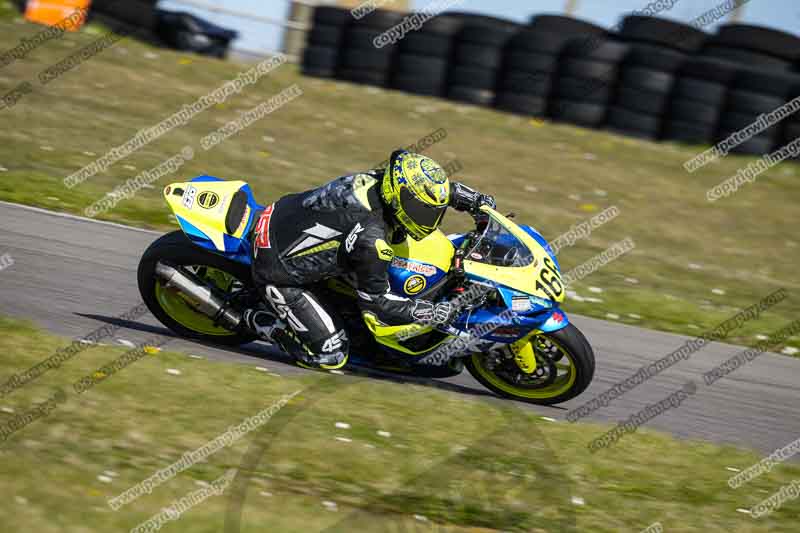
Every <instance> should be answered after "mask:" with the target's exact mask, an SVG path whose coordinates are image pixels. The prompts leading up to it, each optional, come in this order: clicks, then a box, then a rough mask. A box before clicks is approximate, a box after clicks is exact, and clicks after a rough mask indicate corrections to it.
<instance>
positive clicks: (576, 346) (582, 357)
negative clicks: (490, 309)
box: [465, 324, 595, 405]
mask: <svg viewBox="0 0 800 533" xmlns="http://www.w3.org/2000/svg"><path fill="white" fill-rule="evenodd" d="M531 342H533V343H534V352H536V360H537V370H536V373H535V374H534V375H533V376H527V375H525V374H523V373H522V371H521V370H519V368H518V367H515V366H514V365H516V363H514V361H513V358H512V359H509V360H507V361H505V362H503V363H501V364H493V361H491V359H490V357H491V356H490V354H486V353H474V354H472V355H471V356H469V357H467V358H466V360H465V364H466V367H467V370H469V373H470V374H472V377H474V378H475V379H476V380H478V382H479V383H481V385H483V386H484V387H486V388H487V389H489V390H491V391H492V392H494V393H495V394H497V395H498V396H502V397H504V398H510V399H514V400H519V401H523V402H527V403H533V404H539V405H554V404H557V403H562V402H565V401H567V400H569V399H571V398H574V397H576V396H578V395H579V394H580V393H582V392H583V391H584V390H586V387H588V386H589V383H591V381H592V377H593V376H594V367H595V360H594V352H593V351H592V347H591V346H590V345H589V342H588V341H587V340H586V337H584V336H583V334H582V333H581V332H580V330H579V329H578V328H576V327H575V326H574V325H572V324H568V325H567V326H566V327H565V328H563V329H560V330H558V331H554V332H552V333H546V334H541V335H539V336H537V337H534V338H533V339H532V340H531ZM545 351H547V353H545ZM562 371H563V372H562ZM553 372H555V373H553ZM538 376H541V378H540V379H538V381H537V377H538ZM526 381H527V382H526Z"/></svg>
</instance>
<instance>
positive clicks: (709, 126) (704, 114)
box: [664, 57, 739, 144]
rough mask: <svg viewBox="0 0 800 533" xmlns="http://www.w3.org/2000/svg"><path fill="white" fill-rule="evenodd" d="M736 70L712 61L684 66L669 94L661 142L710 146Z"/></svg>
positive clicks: (692, 61) (699, 60) (699, 59)
mask: <svg viewBox="0 0 800 533" xmlns="http://www.w3.org/2000/svg"><path fill="white" fill-rule="evenodd" d="M738 70H739V68H738V67H737V66H736V65H733V64H731V63H728V62H725V61H718V60H715V59H712V58H702V57H695V58H691V59H689V60H688V61H687V62H686V63H684V65H683V66H682V67H681V69H680V70H679V71H678V79H677V81H676V82H675V87H674V89H673V91H672V100H671V102H670V107H669V110H668V111H667V115H666V118H665V125H664V138H665V139H670V140H675V141H681V142H685V143H689V144H708V143H711V142H712V141H713V140H714V135H715V133H716V131H717V128H718V126H719V123H720V119H721V117H722V113H723V111H724V109H725V106H726V102H727V98H728V91H729V87H730V85H731V84H732V83H733V80H734V78H735V77H736V74H737V72H738Z"/></svg>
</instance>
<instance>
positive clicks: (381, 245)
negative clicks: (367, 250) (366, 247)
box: [375, 239, 394, 261]
mask: <svg viewBox="0 0 800 533" xmlns="http://www.w3.org/2000/svg"><path fill="white" fill-rule="evenodd" d="M375 248H377V250H378V259H380V260H382V261H391V260H392V257H394V250H392V248H391V247H390V246H389V245H388V244H386V241H384V240H383V239H378V240H377V241H375Z"/></svg>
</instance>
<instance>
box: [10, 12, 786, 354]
mask: <svg viewBox="0 0 800 533" xmlns="http://www.w3.org/2000/svg"><path fill="white" fill-rule="evenodd" d="M35 31H38V27H34V26H32V25H28V24H3V26H2V31H0V48H1V49H9V48H11V47H13V46H14V45H15V44H16V43H17V42H18V39H19V38H20V37H23V36H27V35H31V34H33V33H34V32H35ZM95 38H96V35H90V34H87V33H82V34H75V35H73V34H70V35H67V36H65V37H64V38H63V39H59V40H55V41H52V42H49V43H47V44H45V45H44V46H42V47H40V48H38V49H36V50H35V51H34V52H32V53H31V54H30V55H28V57H26V59H25V60H24V61H22V62H16V63H14V64H12V65H9V66H7V67H5V68H4V69H2V70H0V91H2V92H3V93H4V92H7V91H8V90H11V88H13V87H15V86H16V85H17V84H18V83H19V82H20V80H24V79H28V80H32V82H34V86H35V92H34V93H33V94H30V95H27V96H26V97H25V98H24V99H23V100H22V101H20V102H19V103H18V104H17V105H16V106H15V107H14V108H12V109H6V110H3V111H2V118H3V128H2V130H0V165H2V166H3V167H4V168H6V169H7V170H6V171H5V172H2V173H0V176H2V180H0V199H4V200H9V201H14V202H21V203H26V204H31V205H37V206H41V207H46V208H49V209H55V210H60V211H67V212H73V213H82V212H83V209H84V208H85V207H87V206H88V205H90V204H91V203H93V202H94V201H96V200H97V199H99V198H101V197H103V196H104V195H105V194H106V193H107V192H109V191H111V190H113V189H114V187H116V186H117V185H120V184H122V183H123V182H124V181H125V180H126V179H128V178H131V177H134V176H135V175H136V174H137V173H139V172H141V171H143V170H146V169H150V168H152V167H154V166H156V165H158V164H159V163H161V162H162V161H163V160H164V159H166V158H167V157H170V156H172V155H174V154H175V153H177V152H178V151H179V150H180V149H181V148H182V147H183V146H186V145H191V146H193V147H194V148H195V149H196V152H197V155H196V157H195V159H194V160H193V161H192V162H190V163H189V164H187V165H185V166H184V167H183V168H181V169H180V171H179V172H178V173H177V174H176V175H174V176H168V177H165V178H163V179H162V180H161V181H159V182H157V183H155V184H154V188H152V189H145V190H143V191H141V192H140V193H139V194H137V195H136V196H135V197H134V198H133V199H130V200H126V201H123V202H122V203H120V204H119V205H118V206H117V207H116V208H115V209H114V210H113V211H111V212H109V213H107V214H106V215H104V216H103V217H102V218H106V219H108V220H113V221H117V222H122V223H126V224H133V225H137V226H144V227H150V228H159V229H164V230H168V229H170V228H173V227H174V223H173V221H172V220H171V218H170V216H171V215H170V213H169V211H168V209H167V206H166V205H165V204H164V202H163V201H162V200H161V199H160V190H161V187H162V186H163V185H166V184H167V183H168V182H170V181H181V180H184V179H187V178H189V177H192V176H194V175H198V174H205V173H208V174H213V175H216V176H220V177H223V178H227V179H244V180H247V181H248V182H250V183H251V185H252V186H253V189H254V191H255V192H256V194H257V196H258V198H260V199H261V200H262V201H263V202H268V201H272V200H274V199H276V198H278V197H280V196H281V195H283V194H286V193H288V192H290V191H297V190H302V189H306V188H310V187H314V186H316V185H319V184H321V183H324V182H326V181H328V180H329V179H331V178H333V177H335V176H339V175H343V174H345V173H348V172H352V171H356V170H360V169H366V168H370V167H372V166H373V165H375V164H377V163H378V162H380V161H382V160H384V159H385V158H386V156H387V154H388V153H389V151H390V150H391V149H393V148H395V147H398V146H401V145H402V146H405V145H408V144H410V143H413V142H415V141H416V140H417V139H419V138H421V137H423V136H425V135H426V134H428V133H429V132H431V131H433V130H436V129H438V128H445V129H446V130H447V132H448V137H447V138H446V139H445V140H444V141H442V142H441V143H439V144H437V145H435V146H433V147H432V148H431V149H430V150H429V152H428V153H429V154H430V155H432V156H433V157H435V158H437V159H439V160H441V161H443V162H446V161H450V160H452V159H455V158H457V159H458V160H459V161H460V162H461V163H462V164H463V167H464V170H463V171H462V173H461V174H460V175H459V178H460V179H462V180H464V181H465V182H466V183H468V184H470V185H473V186H476V187H477V188H479V189H481V190H484V191H487V192H491V193H493V194H495V195H496V196H497V198H498V201H499V205H500V209H501V210H502V211H504V212H506V211H514V212H516V213H517V215H518V216H517V220H518V221H520V222H522V223H528V224H532V225H534V226H535V227H537V229H539V230H540V231H541V232H542V233H543V234H544V235H545V236H546V237H548V238H550V239H554V238H556V237H557V236H558V235H560V234H562V233H564V232H566V231H567V230H568V229H569V228H570V227H571V226H572V225H573V224H575V223H578V222H581V221H584V220H587V219H588V218H589V217H591V216H592V215H593V214H596V213H598V212H600V211H602V210H603V209H604V208H606V207H609V206H612V205H615V206H618V207H619V209H620V210H621V214H620V216H619V217H617V218H616V219H615V220H613V221H612V222H610V223H608V224H606V225H604V226H602V227H600V228H598V229H596V230H595V231H594V232H593V233H592V235H591V237H590V238H589V239H586V240H583V241H579V242H578V243H576V244H575V245H574V246H573V247H571V248H566V249H563V250H561V251H560V253H559V259H560V261H561V263H562V267H563V269H564V270H568V269H570V268H572V267H575V266H577V265H579V264H581V263H582V262H584V261H585V260H587V259H589V258H590V257H592V256H594V255H595V254H597V253H599V252H601V251H603V250H605V249H606V248H607V247H608V246H609V245H610V244H612V243H614V242H617V241H620V240H622V239H623V238H625V237H628V236H630V237H632V238H633V240H634V242H635V243H636V249H635V250H633V251H632V252H631V253H629V254H627V255H625V256H623V257H622V258H620V259H619V260H617V261H616V262H614V263H612V264H610V265H608V266H606V267H605V268H603V269H602V270H600V271H598V272H597V273H595V274H593V275H591V276H590V277H588V278H586V279H585V280H583V281H581V282H579V283H577V284H576V285H575V287H574V290H575V291H576V293H577V294H578V295H579V296H581V297H584V298H585V297H591V298H596V299H599V300H601V301H599V302H591V301H585V300H583V301H580V299H574V298H572V299H568V301H567V303H566V304H565V308H566V310H567V311H569V312H575V313H581V314H584V315H589V316H593V317H598V318H606V319H612V320H616V321H618V322H621V323H625V324H633V325H639V326H644V327H649V328H655V329H660V330H664V331H672V332H677V333H683V334H690V335H692V334H697V333H699V332H701V331H703V330H705V329H707V328H710V327H713V326H715V325H716V324H718V323H719V322H722V321H724V320H725V319H727V318H728V317H730V316H731V315H733V314H734V313H735V312H736V310H738V309H742V308H744V307H747V306H748V305H751V304H753V303H755V302H757V301H758V300H760V299H761V298H762V297H763V296H765V295H766V294H768V293H770V292H772V291H774V290H775V289H777V288H780V287H784V288H786V289H788V291H789V298H788V299H787V300H786V301H784V302H782V303H781V304H779V305H778V306H776V307H775V308H774V309H773V310H771V311H769V312H768V313H766V314H765V315H764V316H763V318H762V319H761V320H759V321H754V322H750V323H747V324H745V325H744V326H743V327H742V328H740V329H739V330H737V331H734V332H733V333H732V334H731V335H730V337H729V339H728V340H729V341H730V342H733V343H737V344H743V345H753V344H754V343H755V342H756V338H755V336H756V335H759V334H768V333H769V332H770V331H772V330H773V329H776V328H777V327H778V326H780V325H782V324H785V323H786V322H788V321H789V320H790V319H792V318H793V317H796V316H798V314H800V299H798V298H797V297H796V296H795V294H794V293H795V291H796V289H797V288H798V278H797V275H796V266H795V265H796V263H797V262H798V260H800V239H798V238H797V237H796V235H795V234H796V232H795V231H793V227H792V226H791V221H792V220H794V219H795V218H796V214H797V213H796V211H797V205H796V204H797V198H798V192H799V191H800V185H798V183H799V181H798V179H799V177H800V167H798V166H797V164H795V163H784V164H782V165H781V166H779V167H777V168H775V169H772V170H770V171H768V172H767V173H766V174H765V175H763V176H761V177H760V178H759V179H758V180H757V182H756V183H755V184H752V185H747V186H746V187H745V188H744V189H742V190H741V191H740V192H739V193H738V194H736V195H734V196H732V197H729V198H726V199H724V200H721V201H718V202H716V203H714V204H709V203H708V202H706V199H705V191H706V190H707V189H708V188H709V187H711V186H713V185H715V184H717V183H719V182H720V181H722V180H723V179H725V178H726V177H728V176H731V175H733V174H734V173H735V171H736V169H737V168H739V167H741V166H743V165H745V164H746V163H747V162H748V161H750V159H748V158H743V157H738V156H729V157H727V158H725V159H723V160H721V161H719V162H718V163H715V164H712V165H709V166H707V167H706V168H704V169H702V170H700V171H698V172H696V173H695V174H692V175H689V174H687V173H686V172H685V171H684V170H683V167H682V164H683V162H684V161H686V160H687V159H689V158H690V157H691V156H693V155H695V154H696V153H697V152H698V151H699V150H701V149H702V147H682V146H678V145H673V144H667V143H665V144H654V143H648V142H641V141H637V140H632V139H629V138H624V137H620V136H615V135H612V134H608V133H604V132H596V131H588V130H584V129H580V128H576V127H571V126H568V125H557V124H551V123H545V124H544V125H539V126H537V125H534V124H532V123H530V121H528V120H527V119H525V118H523V117H518V116H513V115H509V114H503V113H497V112H494V111H492V110H488V109H481V108H476V107H470V106H464V105H459V104H456V103H453V102H450V101H445V100H439V99H430V98H424V97H415V96H410V95H406V94H402V93H398V92H394V91H389V90H379V89H375V88H371V87H366V86H358V85H352V84H347V83H340V82H333V81H325V80H319V79H313V78H307V77H303V76H300V75H299V74H298V72H297V69H296V67H294V66H283V67H281V68H279V69H278V70H277V71H275V72H273V73H271V74H270V75H268V76H265V77H263V78H262V79H261V80H260V82H259V83H258V84H257V85H256V86H251V87H249V88H247V89H245V91H244V92H243V93H241V94H239V95H236V96H233V97H231V98H230V99H229V100H228V101H227V102H226V103H224V104H222V105H218V106H215V107H214V108H212V109H210V110H208V111H206V112H204V113H202V114H201V115H199V116H198V117H196V118H194V119H193V120H192V121H191V122H190V123H188V124H186V125H184V126H182V127H180V128H178V129H176V130H174V131H172V132H170V133H168V134H167V135H165V136H164V137H162V138H160V139H158V140H157V141H155V142H153V143H152V144H150V145H149V146H147V147H145V148H143V149H141V150H140V151H138V152H136V153H135V154H133V155H132V156H130V157H128V158H127V159H125V160H123V161H120V162H118V163H116V164H115V165H114V166H113V167H111V169H109V170H108V171H107V172H105V173H102V174H99V175H97V176H95V177H93V178H91V179H89V180H88V181H87V182H85V183H84V184H82V185H80V186H78V187H76V188H74V189H67V188H65V187H64V186H63V185H62V180H63V178H64V177H66V176H68V175H70V174H71V173H73V172H75V171H77V170H78V169H80V168H81V167H83V166H84V165H86V164H88V163H90V162H92V161H93V160H94V159H96V158H97V157H99V156H101V155H103V154H104V153H105V152H106V151H107V150H109V149H110V148H112V147H114V146H117V145H120V144H122V143H124V142H125V141H127V140H128V139H130V138H131V137H132V136H133V135H134V134H135V133H136V132H137V131H138V130H140V129H142V128H146V127H150V126H153V125H155V124H156V123H157V122H159V121H161V120H163V119H164V118H166V117H168V116H169V115H171V114H172V113H174V112H176V111H177V110H179V109H180V108H181V106H183V105H184V104H188V103H191V102H193V101H194V100H195V99H196V98H198V97H200V96H202V95H204V94H207V93H208V92H210V91H211V90H213V89H215V88H217V87H218V86H219V85H220V84H221V83H222V81H223V80H227V79H233V78H235V77H236V75H237V73H238V72H239V71H241V70H242V69H243V68H244V67H242V66H241V65H236V64H233V63H228V62H221V61H216V60H210V59H204V58H200V57H196V56H187V55H182V54H178V53H173V52H171V51H167V50H162V49H153V48H150V47H148V46H146V45H143V44H140V43H137V42H134V41H131V40H127V41H124V42H121V43H118V44H117V45H115V46H114V47H112V48H111V49H108V50H105V51H104V52H103V53H101V54H100V55H98V56H97V57H94V58H92V59H91V60H89V61H87V62H85V63H84V64H82V65H81V66H80V67H79V68H78V69H77V70H74V71H72V72H69V73H67V74H65V75H63V76H62V77H60V78H59V79H57V80H55V81H53V82H52V83H50V84H49V85H47V86H45V87H42V86H40V85H39V84H38V83H36V75H37V73H38V72H39V71H41V70H42V69H44V68H46V67H47V66H49V65H51V64H54V63H56V62H57V61H59V60H61V59H62V58H64V57H66V56H67V55H68V54H70V53H72V52H74V51H75V50H77V49H78V47H79V46H80V45H82V44H84V43H88V42H90V41H91V40H93V39H95ZM294 83H297V84H299V86H300V87H301V88H302V89H303V91H304V95H303V96H301V97H300V98H298V99H297V100H295V101H294V102H292V103H290V104H289V105H287V106H286V107H284V108H282V109H279V110H278V111H276V112H275V113H274V114H272V115H270V116H268V117H267V118H265V119H263V120H261V121H260V122H257V123H256V124H254V125H253V126H251V127H250V128H248V129H247V130H245V131H243V132H241V133H239V134H238V135H237V136H235V137H233V138H231V139H229V140H228V141H226V142H225V143H223V144H221V145H219V146H217V147H216V148H214V149H213V150H211V151H209V152H203V151H202V150H200V149H199V140H200V138H202V137H203V136H205V135H207V134H208V133H210V132H211V131H213V130H215V129H217V128H218V127H220V126H221V125H222V124H224V123H225V122H227V121H230V120H233V119H235V118H236V117H237V116H238V115H239V113H241V112H242V111H244V110H247V109H250V108H252V107H254V106H255V105H257V104H258V103H260V102H261V101H264V100H266V99H267V98H268V97H270V96H272V95H274V94H276V93H278V92H279V91H281V90H282V89H284V88H286V87H288V86H290V85H292V84H294ZM91 154H94V155H91ZM466 222H467V219H466V217H464V216H459V215H455V214H454V215H451V216H450V217H449V220H448V221H447V226H448V229H453V228H463V227H464V225H465V224H466ZM690 265H692V266H691V267H690ZM590 287H594V288H595V289H594V290H597V289H600V290H602V291H603V292H602V293H596V292H592V291H590V290H589V289H590ZM713 289H719V290H721V291H724V294H718V292H719V291H716V292H712V290H713ZM609 313H611V314H612V316H611V317H608V316H607V314H609ZM613 315H617V316H618V317H619V318H614V316H613ZM788 344H789V345H792V346H794V347H800V339H798V338H794V339H790V340H789V341H788ZM780 348H783V346H781V347H778V349H780Z"/></svg>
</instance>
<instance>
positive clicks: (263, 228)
mask: <svg viewBox="0 0 800 533" xmlns="http://www.w3.org/2000/svg"><path fill="white" fill-rule="evenodd" d="M274 208H275V204H272V205H271V206H269V207H267V208H266V209H265V210H264V212H263V213H261V216H260V217H258V222H256V238H255V241H254V243H255V246H256V248H271V247H272V246H271V245H270V243H269V219H270V218H272V210H273V209H274Z"/></svg>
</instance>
